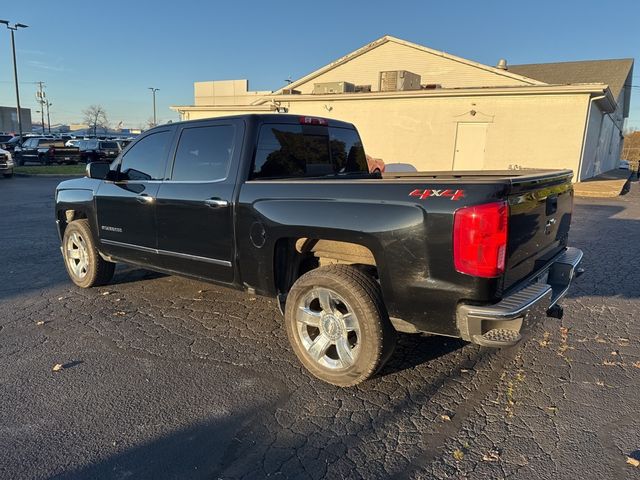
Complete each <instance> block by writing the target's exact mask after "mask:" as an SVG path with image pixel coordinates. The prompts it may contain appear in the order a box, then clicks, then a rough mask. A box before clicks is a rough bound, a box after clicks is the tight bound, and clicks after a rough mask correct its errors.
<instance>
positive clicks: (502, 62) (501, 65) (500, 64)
mask: <svg viewBox="0 0 640 480" xmlns="http://www.w3.org/2000/svg"><path fill="white" fill-rule="evenodd" d="M496 68H499V69H500V70H509V69H508V68H507V61H506V60H505V59H504V58H501V59H500V60H498V65H496Z"/></svg>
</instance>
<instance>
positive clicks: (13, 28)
mask: <svg viewBox="0 0 640 480" xmlns="http://www.w3.org/2000/svg"><path fill="white" fill-rule="evenodd" d="M0 23H3V24H5V25H6V27H7V28H8V29H9V30H11V51H12V53H13V80H14V82H15V84H16V105H17V114H18V134H19V136H20V138H22V112H21V111H20V89H19V88H18V62H17V61H16V41H15V38H14V36H13V33H14V32H15V31H16V30H18V29H19V28H27V27H28V25H25V24H23V23H14V24H13V25H9V21H8V20H0Z"/></svg>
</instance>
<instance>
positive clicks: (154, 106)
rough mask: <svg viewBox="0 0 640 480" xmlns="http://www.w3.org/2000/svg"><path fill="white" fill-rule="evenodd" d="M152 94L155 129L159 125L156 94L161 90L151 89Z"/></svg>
mask: <svg viewBox="0 0 640 480" xmlns="http://www.w3.org/2000/svg"><path fill="white" fill-rule="evenodd" d="M149 90H151V93H152V94H153V126H154V127H155V126H156V125H157V124H158V121H157V120H156V92H157V91H158V90H160V89H159V88H154V87H149Z"/></svg>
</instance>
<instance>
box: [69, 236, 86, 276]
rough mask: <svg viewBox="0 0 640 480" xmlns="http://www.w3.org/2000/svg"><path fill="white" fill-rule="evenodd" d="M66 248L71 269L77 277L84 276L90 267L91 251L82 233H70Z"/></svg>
mask: <svg viewBox="0 0 640 480" xmlns="http://www.w3.org/2000/svg"><path fill="white" fill-rule="evenodd" d="M65 249H66V257H67V265H68V266H69V270H71V272H72V273H73V275H75V277H76V278H78V279H82V278H84V277H85V276H86V275H87V269H88V268H89V251H88V249H87V243H86V242H85V240H84V238H82V235H80V234H79V233H77V232H73V233H72V234H71V235H69V238H68V239H67V244H66V245H65Z"/></svg>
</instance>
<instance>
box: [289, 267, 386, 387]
mask: <svg viewBox="0 0 640 480" xmlns="http://www.w3.org/2000/svg"><path fill="white" fill-rule="evenodd" d="M285 325H286V329H287V335H288V337H289V342H290V343H291V346H292V348H293V351H294V352H295V354H296V355H297V357H298V359H299V360H300V362H302V364H303V365H304V367H305V368H306V369H307V370H309V372H310V373H311V374H313V375H314V376H316V377H317V378H319V379H320V380H323V381H325V382H327V383H331V384H333V385H338V386H340V387H350V386H353V385H357V384H359V383H361V382H363V381H364V380H367V379H369V378H371V377H372V376H373V375H375V374H376V372H378V371H379V370H380V368H382V366H383V365H384V364H385V362H386V361H387V360H388V359H389V357H390V356H391V354H392V353H393V350H394V348H395V343H396V332H395V330H394V328H393V326H392V325H391V322H390V321H389V317H388V315H387V310H386V308H385V306H384V302H383V300H382V293H381V291H380V286H379V285H378V283H377V282H376V281H375V280H374V279H373V278H372V277H371V276H369V275H366V274H365V273H363V272H361V271H360V270H358V269H356V268H354V267H352V266H349V265H331V266H327V267H321V268H317V269H315V270H312V271H310V272H308V273H305V274H304V275H302V276H301V277H300V278H299V279H298V280H297V281H296V282H295V283H294V285H293V287H292V288H291V291H290V292H289V294H288V296H287V303H286V306H285Z"/></svg>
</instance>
